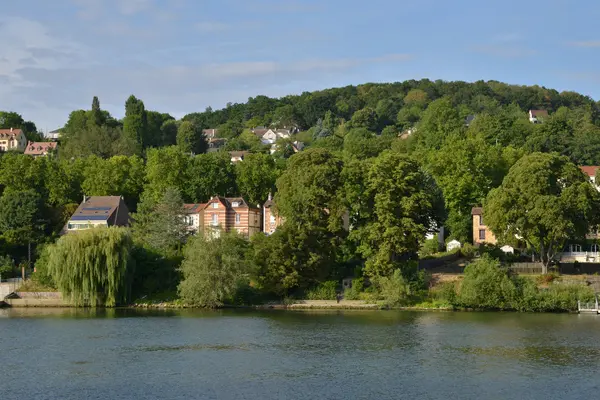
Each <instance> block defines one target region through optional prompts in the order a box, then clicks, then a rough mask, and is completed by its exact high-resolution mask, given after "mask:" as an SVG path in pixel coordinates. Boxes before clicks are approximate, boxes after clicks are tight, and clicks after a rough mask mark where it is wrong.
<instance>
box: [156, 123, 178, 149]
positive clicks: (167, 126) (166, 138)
mask: <svg viewBox="0 0 600 400" xmlns="http://www.w3.org/2000/svg"><path fill="white" fill-rule="evenodd" d="M160 134H161V140H160V143H161V145H162V146H173V145H175V144H177V121H175V120H173V119H169V120H166V121H165V122H163V124H162V125H161V127H160Z"/></svg>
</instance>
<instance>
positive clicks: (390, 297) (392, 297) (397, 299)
mask: <svg viewBox="0 0 600 400" xmlns="http://www.w3.org/2000/svg"><path fill="white" fill-rule="evenodd" d="M374 283H375V285H376V286H377V289H378V291H379V295H380V296H381V298H382V299H383V300H384V301H385V303H386V304H387V305H388V306H398V305H402V304H406V303H407V301H408V300H409V298H410V296H411V295H412V294H413V293H412V290H411V286H410V284H409V283H408V282H407V281H406V280H405V279H404V276H402V271H400V270H399V269H397V270H395V271H394V273H393V274H392V275H391V276H389V277H388V276H385V277H378V278H376V279H375V280H374Z"/></svg>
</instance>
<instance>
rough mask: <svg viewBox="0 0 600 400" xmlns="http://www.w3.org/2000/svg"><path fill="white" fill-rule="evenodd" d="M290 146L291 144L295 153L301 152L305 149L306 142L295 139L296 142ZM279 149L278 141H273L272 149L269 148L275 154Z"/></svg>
mask: <svg viewBox="0 0 600 400" xmlns="http://www.w3.org/2000/svg"><path fill="white" fill-rule="evenodd" d="M290 146H291V148H292V150H293V152H294V153H298V152H300V151H302V150H303V149H304V142H298V141H295V142H292V143H291V144H290ZM277 150H279V144H278V143H273V144H272V145H271V149H270V150H269V152H270V153H271V154H275V153H276V152H277Z"/></svg>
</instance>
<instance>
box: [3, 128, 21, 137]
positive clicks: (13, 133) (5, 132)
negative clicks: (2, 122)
mask: <svg viewBox="0 0 600 400" xmlns="http://www.w3.org/2000/svg"><path fill="white" fill-rule="evenodd" d="M22 133H23V131H22V130H20V129H12V128H11V129H0V138H3V139H5V138H14V137H16V136H17V135H20V134H22Z"/></svg>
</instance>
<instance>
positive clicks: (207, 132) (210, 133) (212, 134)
mask: <svg viewBox="0 0 600 400" xmlns="http://www.w3.org/2000/svg"><path fill="white" fill-rule="evenodd" d="M202 134H203V135H204V136H205V137H206V138H207V139H213V138H216V137H217V135H218V134H219V130H218V129H202Z"/></svg>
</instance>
